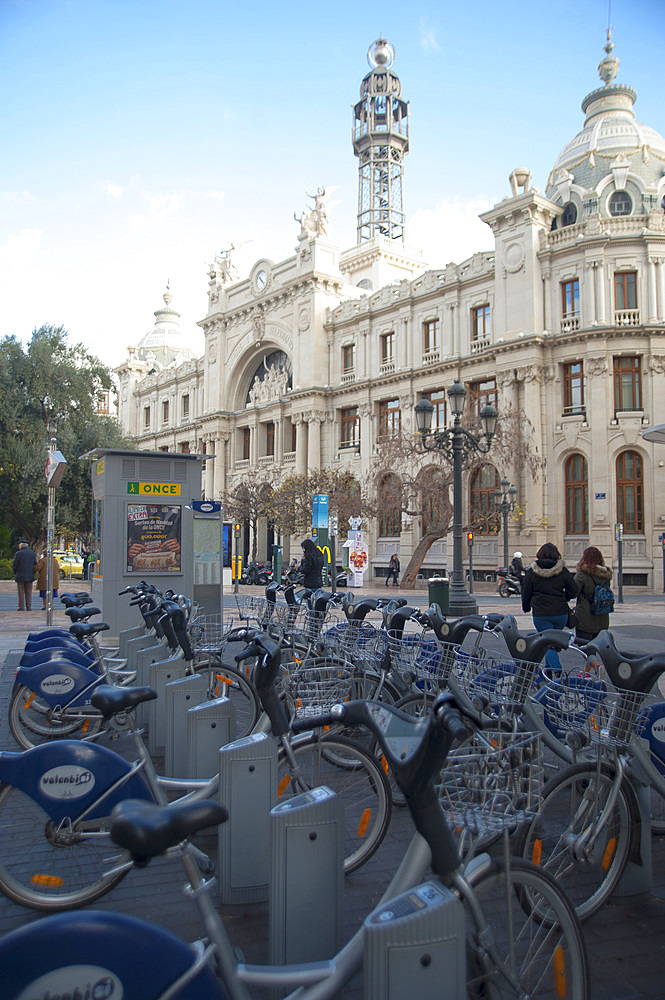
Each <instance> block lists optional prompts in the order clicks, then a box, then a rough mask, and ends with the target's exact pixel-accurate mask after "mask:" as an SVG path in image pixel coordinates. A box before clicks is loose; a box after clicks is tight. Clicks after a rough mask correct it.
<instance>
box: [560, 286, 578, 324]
mask: <svg viewBox="0 0 665 1000" xmlns="http://www.w3.org/2000/svg"><path fill="white" fill-rule="evenodd" d="M579 314H580V282H579V279H578V278H573V279H572V281H562V282H561V315H562V316H563V318H564V319H570V318H571V317H573V316H579Z"/></svg>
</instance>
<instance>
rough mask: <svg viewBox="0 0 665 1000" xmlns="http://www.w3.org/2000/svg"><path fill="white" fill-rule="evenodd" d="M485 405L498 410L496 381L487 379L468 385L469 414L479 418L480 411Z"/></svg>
mask: <svg viewBox="0 0 665 1000" xmlns="http://www.w3.org/2000/svg"><path fill="white" fill-rule="evenodd" d="M487 403H490V404H491V405H492V406H495V407H496V408H497V409H498V408H499V407H498V395H497V391H496V379H495V378H488V379H485V380H484V381H482V382H471V383H469V412H470V413H473V414H474V416H476V417H479V416H480V411H481V410H482V408H483V406H485V405H486V404H487Z"/></svg>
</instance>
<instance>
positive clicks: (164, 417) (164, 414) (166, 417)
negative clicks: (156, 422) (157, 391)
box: [162, 399, 169, 424]
mask: <svg viewBox="0 0 665 1000" xmlns="http://www.w3.org/2000/svg"><path fill="white" fill-rule="evenodd" d="M168 422H169V401H168V399H164V400H163V401H162V424H168Z"/></svg>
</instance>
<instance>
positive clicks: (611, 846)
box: [601, 837, 617, 871]
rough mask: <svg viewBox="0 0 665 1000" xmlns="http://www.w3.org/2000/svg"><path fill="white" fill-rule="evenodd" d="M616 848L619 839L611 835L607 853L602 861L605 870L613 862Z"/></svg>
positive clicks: (606, 849)
mask: <svg viewBox="0 0 665 1000" xmlns="http://www.w3.org/2000/svg"><path fill="white" fill-rule="evenodd" d="M616 849H617V839H616V837H610V839H609V840H608V842H607V847H606V848H605V853H604V854H603V860H602V861H601V865H602V868H603V871H607V869H608V868H609V867H610V865H611V864H612V858H613V857H614V852H615V851H616Z"/></svg>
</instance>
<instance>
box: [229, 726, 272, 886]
mask: <svg viewBox="0 0 665 1000" xmlns="http://www.w3.org/2000/svg"><path fill="white" fill-rule="evenodd" d="M219 779H220V780H219V801H220V802H221V803H222V805H225V806H226V807H227V808H228V810H229V821H228V823H222V825H221V826H220V828H219V862H218V865H217V877H218V880H219V901H220V903H258V902H263V901H265V900H267V899H268V897H269V895H270V810H271V808H272V807H273V805H274V804H275V800H276V798H277V743H276V741H275V740H274V739H273V737H272V736H268V735H267V734H266V733H252V734H251V735H250V736H244V737H243V738H242V739H240V740H235V741H234V742H233V743H229V744H227V746H223V747H221V748H220V750H219Z"/></svg>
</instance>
